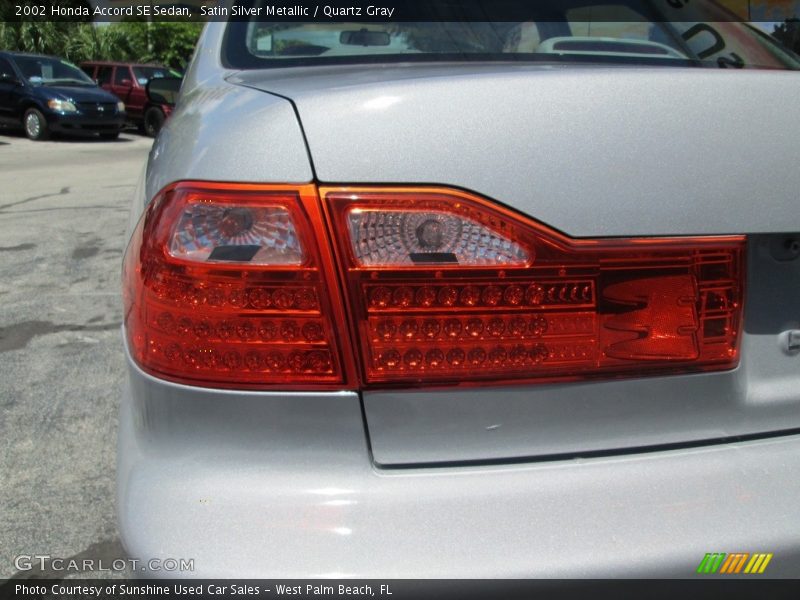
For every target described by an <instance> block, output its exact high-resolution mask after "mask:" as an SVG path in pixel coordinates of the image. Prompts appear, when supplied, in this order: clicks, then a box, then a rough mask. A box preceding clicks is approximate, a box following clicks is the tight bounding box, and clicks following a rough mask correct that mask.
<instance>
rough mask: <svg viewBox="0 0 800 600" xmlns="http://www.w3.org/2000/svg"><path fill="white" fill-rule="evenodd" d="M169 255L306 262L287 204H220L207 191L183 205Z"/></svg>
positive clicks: (203, 258)
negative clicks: (282, 205) (209, 196)
mask: <svg viewBox="0 0 800 600" xmlns="http://www.w3.org/2000/svg"><path fill="white" fill-rule="evenodd" d="M170 254H171V255H172V256H174V257H175V258H185V259H187V260H194V261H206V260H214V261H222V262H249V263H253V264H262V265H299V264H301V263H302V262H303V251H302V248H301V246H300V240H299V239H298V238H297V231H296V230H295V226H294V223H293V222H292V218H291V216H290V215H289V211H287V210H286V208H284V207H281V206H259V207H254V206H239V205H231V204H224V205H220V204H215V203H214V200H213V197H212V198H206V197H204V196H198V197H196V198H193V201H192V202H190V203H188V204H187V205H186V206H185V207H184V209H183V211H182V213H181V216H180V220H179V221H178V223H177V224H176V226H175V231H174V232H173V234H172V242H171V244H170Z"/></svg>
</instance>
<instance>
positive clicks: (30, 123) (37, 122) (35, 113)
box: [22, 108, 50, 142]
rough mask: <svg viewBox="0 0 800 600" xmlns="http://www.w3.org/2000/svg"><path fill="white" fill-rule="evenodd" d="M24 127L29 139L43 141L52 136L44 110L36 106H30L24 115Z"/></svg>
mask: <svg viewBox="0 0 800 600" xmlns="http://www.w3.org/2000/svg"><path fill="white" fill-rule="evenodd" d="M22 127H23V128H24V129H25V135H26V136H28V139H29V140H33V141H35V142H41V141H43V140H46V139H48V138H49V137H50V128H49V127H48V126H47V119H45V118H44V115H43V114H42V112H41V111H40V110H38V109H36V108H29V109H28V110H26V111H25V116H23V117H22Z"/></svg>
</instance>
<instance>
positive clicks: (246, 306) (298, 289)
mask: <svg viewBox="0 0 800 600" xmlns="http://www.w3.org/2000/svg"><path fill="white" fill-rule="evenodd" d="M133 240H134V241H133V244H134V245H133V246H132V247H131V248H129V249H128V253H127V256H126V261H125V267H124V274H123V281H124V302H125V324H126V332H127V335H128V341H129V347H130V349H131V353H132V355H133V357H134V359H135V360H136V361H137V363H139V364H140V365H141V366H142V367H143V368H144V369H146V370H147V371H149V372H151V373H153V374H156V375H159V376H163V377H166V378H169V379H173V380H176V381H179V382H183V383H190V384H192V383H193V384H203V385H212V386H236V387H238V386H245V387H257V388H269V387H273V386H278V387H294V388H296V387H308V388H315V387H323V388H324V387H327V386H331V385H333V386H336V387H339V388H346V387H352V386H353V385H354V384H353V379H354V375H353V372H354V368H353V366H352V351H349V350H348V351H347V352H343V349H345V348H349V345H348V344H347V338H348V334H347V327H346V325H345V318H344V314H343V311H342V307H341V303H340V300H339V298H340V295H339V293H338V292H337V291H336V290H337V285H336V283H335V279H334V269H333V262H332V257H331V254H330V251H329V250H328V245H327V243H325V242H324V240H325V233H324V231H323V228H322V217H321V214H320V212H319V200H318V197H317V192H316V189H315V188H314V186H304V187H299V188H298V187H289V186H267V187H264V186H261V187H259V186H245V185H222V184H206V183H196V184H193V183H181V184H178V185H176V186H173V187H170V188H168V189H166V190H165V191H164V192H162V193H161V194H159V195H158V197H157V198H155V199H154V201H153V202H152V204H151V205H150V207H149V208H148V210H147V212H146V214H145V216H144V218H143V219H142V221H141V222H140V223H139V226H138V230H137V232H136V233H135V235H134V237H133ZM317 240H323V243H322V244H319V243H318V241H317Z"/></svg>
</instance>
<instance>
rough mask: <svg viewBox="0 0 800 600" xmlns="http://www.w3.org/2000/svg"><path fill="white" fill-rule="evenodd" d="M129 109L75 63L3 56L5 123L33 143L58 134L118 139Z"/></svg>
mask: <svg viewBox="0 0 800 600" xmlns="http://www.w3.org/2000/svg"><path fill="white" fill-rule="evenodd" d="M125 121H126V115H125V104H124V102H122V101H120V100H119V99H117V98H116V97H115V96H113V95H112V94H109V93H108V92H106V91H104V90H102V89H100V88H99V87H97V85H96V84H95V82H94V81H92V80H91V79H89V78H88V77H87V76H86V75H85V74H84V73H83V71H81V70H80V69H79V68H78V67H76V66H75V65H73V64H72V63H69V62H67V61H66V60H63V59H60V58H57V57H54V56H42V55H36V54H24V53H20V52H0V122H2V123H6V124H11V125H13V126H19V125H20V124H21V125H22V126H23V128H24V129H25V135H27V136H28V138H30V139H32V140H45V139H47V138H48V137H50V134H51V133H53V132H61V133H99V134H100V137H102V138H105V139H115V138H117V136H119V132H120V131H121V130H122V128H123V127H124V125H125Z"/></svg>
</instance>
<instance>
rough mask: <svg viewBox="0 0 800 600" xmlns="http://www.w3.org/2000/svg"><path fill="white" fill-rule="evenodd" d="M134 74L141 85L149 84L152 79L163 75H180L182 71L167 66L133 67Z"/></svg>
mask: <svg viewBox="0 0 800 600" xmlns="http://www.w3.org/2000/svg"><path fill="white" fill-rule="evenodd" d="M133 74H134V75H135V76H136V79H137V80H138V81H139V83H140V84H141V85H147V82H148V81H150V80H151V79H161V78H163V77H180V73H178V72H177V71H173V70H172V69H168V68H167V67H152V66H143V67H133Z"/></svg>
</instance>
